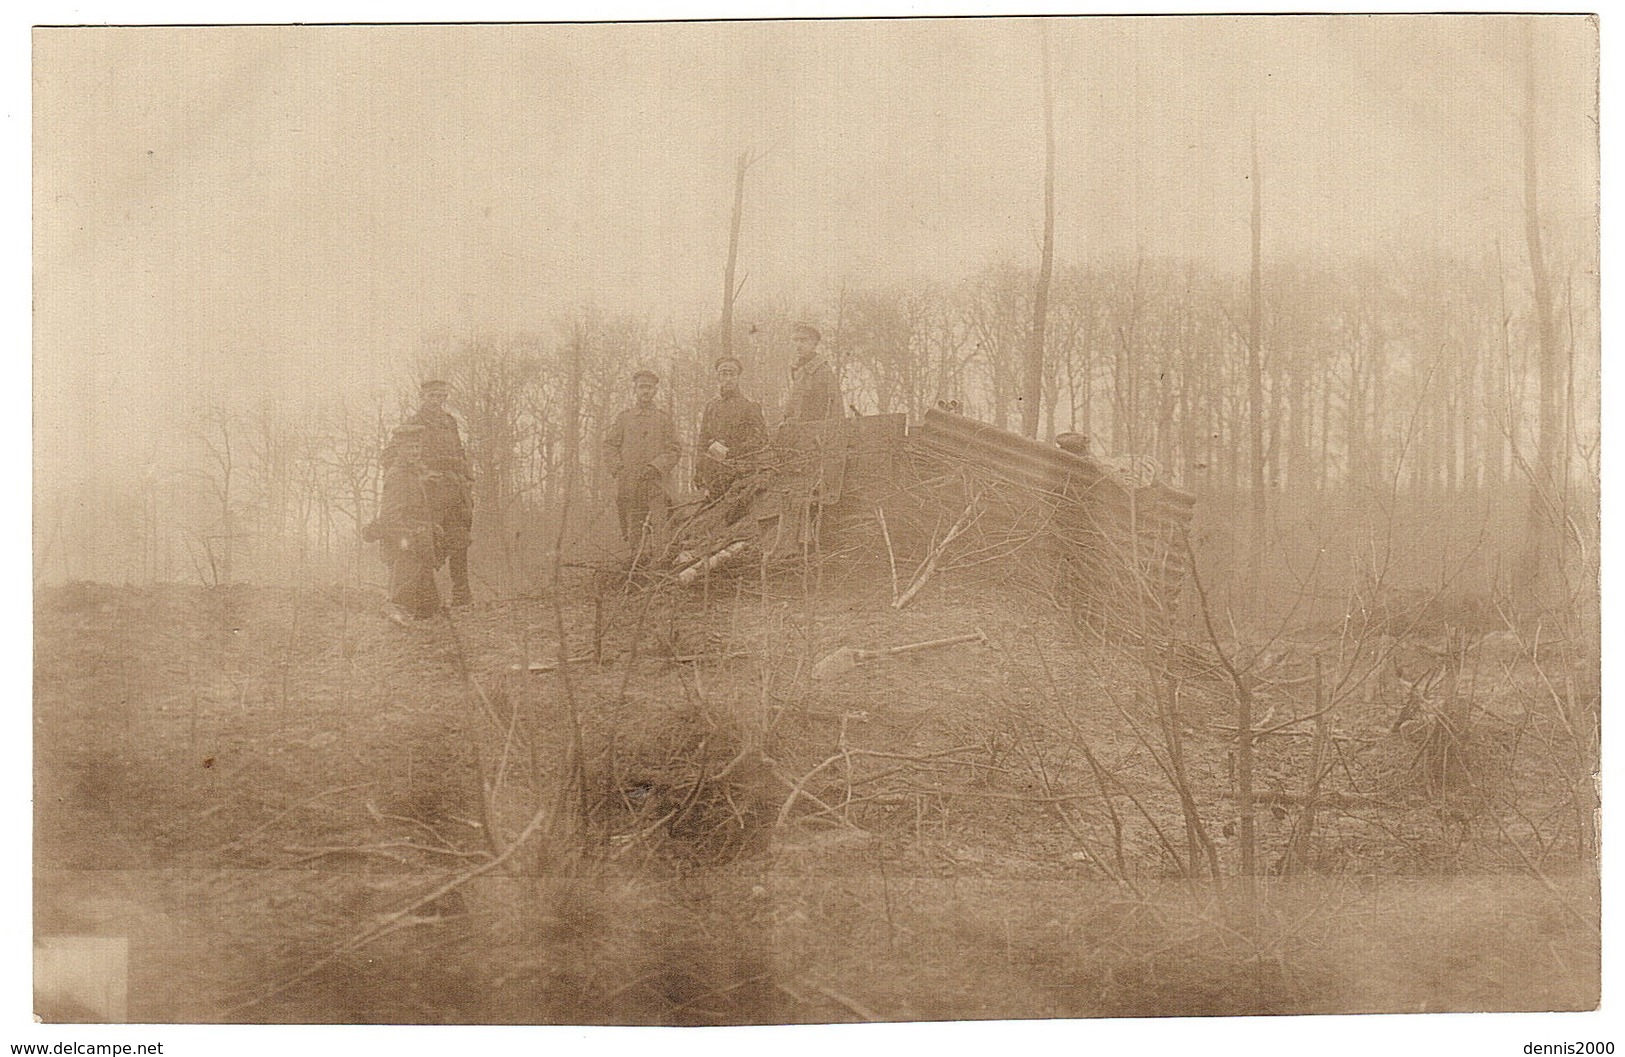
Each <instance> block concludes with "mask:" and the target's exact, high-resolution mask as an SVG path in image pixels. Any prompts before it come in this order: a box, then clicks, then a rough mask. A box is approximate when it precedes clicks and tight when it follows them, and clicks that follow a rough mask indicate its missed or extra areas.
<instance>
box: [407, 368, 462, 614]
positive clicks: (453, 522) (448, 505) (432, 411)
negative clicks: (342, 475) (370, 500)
mask: <svg viewBox="0 0 1625 1057" xmlns="http://www.w3.org/2000/svg"><path fill="white" fill-rule="evenodd" d="M418 392H419V394H420V396H421V398H422V406H421V407H419V408H418V411H417V413H416V414H414V415H413V416H412V417H410V418H408V419H407V420H406V421H407V423H408V424H410V425H415V426H422V427H423V428H424V434H423V461H424V464H425V465H426V466H427V467H428V471H429V478H428V491H429V505H430V507H431V508H432V509H433V510H434V522H435V524H436V525H437V526H438V527H439V528H440V531H441V534H442V536H443V537H444V541H445V553H446V558H447V560H448V562H449V564H450V566H451V604H452V605H454V606H466V605H468V604H469V603H470V602H472V601H473V600H474V596H473V593H472V592H471V591H470V590H469V587H468V545H469V541H470V538H471V535H472V533H473V529H474V493H473V474H472V473H471V472H470V468H469V465H468V454H467V452H465V451H464V450H463V437H462V433H461V431H460V430H459V429H458V427H457V420H456V419H455V418H453V417H452V416H451V414H450V413H448V412H447V411H446V397H447V396H449V395H450V394H451V386H449V385H447V384H446V383H445V382H442V381H439V380H438V379H431V380H430V381H427V382H424V383H423V384H422V385H421V386H419V387H418Z"/></svg>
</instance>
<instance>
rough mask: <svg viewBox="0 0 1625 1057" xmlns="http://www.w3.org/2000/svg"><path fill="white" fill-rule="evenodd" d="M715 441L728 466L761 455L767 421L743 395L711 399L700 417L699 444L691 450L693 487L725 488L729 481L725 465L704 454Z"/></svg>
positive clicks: (753, 403) (759, 406)
mask: <svg viewBox="0 0 1625 1057" xmlns="http://www.w3.org/2000/svg"><path fill="white" fill-rule="evenodd" d="M715 441H721V442H722V443H723V444H724V445H726V446H727V448H728V456H727V458H728V463H735V460H737V459H738V458H739V457H740V456H742V455H749V454H750V453H751V452H754V451H760V450H761V449H762V447H763V446H765V445H766V444H767V419H766V418H764V417H763V416H762V405H761V404H758V403H757V402H756V401H754V400H750V399H747V398H746V397H745V396H744V395H743V394H742V393H738V392H735V393H732V394H730V395H728V396H717V397H714V398H713V399H712V400H711V402H710V403H708V404H706V405H705V411H704V413H702V414H701V415H700V440H699V444H698V445H697V446H696V447H695V450H694V484H695V486H696V487H698V488H705V489H709V488H710V487H711V486H712V485H716V486H718V487H722V486H725V485H726V484H727V482H728V480H730V479H731V477H732V471H731V470H730V468H729V465H728V463H724V462H722V461H721V460H718V459H715V458H712V457H711V455H709V454H708V453H707V450H706V449H708V448H710V447H711V445H712V443H713V442H715Z"/></svg>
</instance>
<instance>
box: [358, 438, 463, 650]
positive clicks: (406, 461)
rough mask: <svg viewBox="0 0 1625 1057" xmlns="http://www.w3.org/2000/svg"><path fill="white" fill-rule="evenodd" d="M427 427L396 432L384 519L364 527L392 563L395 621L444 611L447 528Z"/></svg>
mask: <svg viewBox="0 0 1625 1057" xmlns="http://www.w3.org/2000/svg"><path fill="white" fill-rule="evenodd" d="M427 432H428V431H427V430H425V429H424V428H423V427H422V426H419V425H415V424H412V423H403V424H402V425H399V426H396V427H395V430H394V432H393V433H391V434H390V441H389V444H388V446H386V447H385V448H384V452H383V458H382V461H383V466H384V486H383V497H382V500H381V501H380V503H379V509H378V517H377V518H376V519H375V520H373V521H372V522H371V523H370V524H368V525H367V526H366V527H365V528H363V529H362V530H361V538H362V539H363V540H366V541H367V542H368V543H371V542H373V541H380V542H382V543H383V559H384V561H385V562H387V563H388V565H389V602H390V604H389V607H388V609H387V612H388V615H389V619H390V620H392V621H394V622H395V623H397V624H402V625H404V624H405V623H406V618H407V617H408V616H411V617H416V618H418V619H419V620H423V619H427V618H429V617H432V616H434V615H435V614H436V613H438V612H440V589H439V588H438V587H437V586H436V585H435V582H434V572H435V570H436V569H438V568H439V567H440V562H441V561H442V560H443V558H444V550H443V548H442V546H441V532H440V529H439V527H438V526H437V525H436V524H435V521H434V512H433V509H432V507H431V506H430V502H429V492H428V477H429V471H428V468H427V467H426V466H425V465H424V462H423V438H424V436H425V434H426V433H427Z"/></svg>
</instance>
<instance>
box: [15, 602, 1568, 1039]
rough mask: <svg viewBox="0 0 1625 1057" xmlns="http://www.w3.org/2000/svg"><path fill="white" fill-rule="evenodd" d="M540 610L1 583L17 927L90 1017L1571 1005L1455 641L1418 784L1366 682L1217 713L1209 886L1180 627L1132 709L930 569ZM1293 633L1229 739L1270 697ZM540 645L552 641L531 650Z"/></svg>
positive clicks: (1192, 687) (1540, 890)
mask: <svg viewBox="0 0 1625 1057" xmlns="http://www.w3.org/2000/svg"><path fill="white" fill-rule="evenodd" d="M810 587H812V588H817V589H816V590H813V589H809V588H810ZM571 598H572V599H573V600H572V601H571V602H569V603H568V604H564V605H561V606H558V607H555V606H554V605H553V604H552V603H550V602H549V601H548V600H545V599H539V600H525V601H511V602H503V603H489V604H483V605H479V606H476V607H474V608H472V609H470V610H462V611H457V612H456V614H455V615H454V616H453V617H452V618H451V619H442V620H437V621H434V622H430V623H425V624H423V625H420V626H415V627H411V628H400V627H396V626H394V625H392V624H390V623H388V622H387V621H385V620H383V619H382V618H381V616H380V615H379V602H380V599H379V598H377V597H375V596H374V595H373V594H372V593H370V592H369V591H366V590H361V589H347V588H338V587H335V588H333V589H331V590H308V591H293V590H280V589H271V588H259V587H232V588H220V589H213V590H208V589H202V588H187V587H147V588H118V587H107V586H91V585H69V586H66V587H62V588H56V589H46V590H43V591H41V592H40V594H39V595H38V597H37V602H36V616H35V619H36V670H35V682H36V701H35V804H36V813H35V848H34V864H35V932H36V935H37V936H38V937H49V936H56V935H98V936H120V937H127V938H128V940H129V949H130V969H129V972H130V986H129V1010H128V1015H129V1019H131V1020H132V1021H145V1022H157V1023H170V1022H274V1023H287V1022H313V1023H342V1022H349V1023H381V1022H396V1023H442V1022H444V1023H535V1024H545V1023H603V1024H718V1023H761V1022H787V1023H796V1022H827V1021H859V1020H937V1019H975V1018H1027V1017H1055V1016H1062V1017H1093V1016H1158V1015H1200V1014H1235V1013H1331V1012H1345V1013H1346V1012H1366V1011H1393V1012H1403V1011H1424V1010H1425V1011H1440V1010H1474V1011H1484V1010H1560V1009H1586V1008H1591V1007H1593V1006H1595V1004H1596V1002H1597V996H1598V986H1599V984H1598V981H1599V964H1598V963H1599V955H1598V925H1597V915H1598V905H1599V896H1598V892H1597V887H1596V881H1595V875H1594V872H1593V871H1592V870H1591V869H1590V867H1589V865H1588V864H1589V861H1590V858H1591V856H1592V852H1591V851H1590V850H1589V849H1590V846H1589V844H1588V843H1587V842H1588V840H1590V839H1591V838H1590V837H1589V836H1588V831H1587V829H1586V826H1585V824H1584V820H1583V819H1581V818H1580V815H1579V813H1580V812H1581V811H1582V810H1583V805H1582V804H1581V803H1580V802H1578V801H1577V800H1576V799H1575V796H1576V794H1575V793H1574V786H1573V779H1572V775H1573V773H1574V767H1573V766H1571V761H1569V760H1567V759H1566V757H1565V756H1564V755H1563V753H1562V751H1561V749H1562V746H1563V744H1564V743H1563V741H1562V738H1561V736H1560V735H1561V729H1560V728H1561V726H1562V720H1563V717H1562V716H1560V715H1556V714H1552V713H1549V712H1547V711H1545V710H1543V709H1542V708H1541V707H1540V706H1539V702H1540V701H1541V697H1540V696H1539V695H1538V694H1536V693H1531V692H1528V691H1529V688H1530V687H1531V686H1534V685H1535V684H1537V683H1539V682H1540V680H1541V678H1542V676H1543V672H1542V671H1539V670H1536V669H1534V668H1530V667H1528V666H1526V665H1525V664H1524V663H1523V662H1522V661H1520V660H1519V658H1518V657H1517V656H1515V655H1513V654H1511V653H1508V652H1505V651H1503V652H1501V653H1496V647H1495V645H1494V642H1493V641H1492V640H1486V641H1485V642H1484V643H1483V644H1482V645H1477V646H1475V647H1474V654H1473V658H1472V667H1471V668H1469V667H1467V666H1465V665H1464V666H1463V668H1462V672H1463V675H1462V678H1463V679H1464V680H1465V679H1466V678H1467V673H1469V672H1471V673H1473V674H1472V679H1474V680H1476V681H1475V682H1472V683H1471V687H1472V690H1471V693H1470V695H1468V696H1470V700H1471V701H1472V702H1473V705H1472V708H1473V711H1472V716H1471V718H1472V727H1471V729H1472V732H1473V736H1472V739H1471V740H1470V741H1469V742H1467V743H1466V744H1465V745H1464V746H1463V747H1462V751H1461V753H1460V755H1459V756H1458V758H1457V759H1456V762H1454V763H1450V762H1448V761H1447V762H1446V763H1445V764H1444V765H1443V768H1444V769H1443V770H1442V771H1440V772H1439V774H1441V775H1442V776H1443V777H1444V778H1445V779H1448V780H1449V781H1450V788H1448V789H1446V788H1443V787H1435V786H1430V784H1429V782H1428V781H1427V780H1426V777H1427V774H1428V773H1429V770H1428V768H1429V761H1430V760H1431V758H1432V757H1431V756H1430V753H1432V752H1433V749H1432V748H1430V745H1431V743H1430V742H1429V741H1428V734H1427V729H1426V728H1425V726H1424V727H1420V728H1419V727H1418V726H1417V723H1416V721H1415V720H1414V718H1412V719H1411V720H1407V719H1406V717H1404V716H1402V715H1401V714H1400V713H1401V712H1402V706H1403V704H1404V702H1403V701H1401V700H1397V699H1395V698H1394V697H1393V696H1392V693H1391V688H1389V687H1387V686H1385V685H1383V684H1382V683H1381V681H1380V680H1374V681H1373V684H1372V685H1371V686H1370V687H1369V688H1362V689H1360V690H1358V691H1357V692H1352V693H1350V694H1348V695H1347V696H1346V700H1344V701H1342V703H1340V704H1339V705H1338V707H1337V708H1336V709H1335V710H1333V711H1332V712H1330V713H1328V715H1327V717H1326V722H1327V726H1326V728H1325V730H1324V732H1323V734H1322V736H1321V737H1320V738H1318V739H1317V738H1316V737H1314V736H1313V729H1314V726H1313V724H1298V725H1296V726H1292V727H1290V728H1286V729H1283V730H1281V731H1279V732H1276V733H1272V734H1271V735H1270V736H1267V737H1261V738H1260V739H1259V745H1258V751H1257V758H1256V760H1255V761H1254V764H1253V768H1254V777H1253V785H1254V789H1255V801H1256V811H1255V817H1256V819H1257V834H1256V850H1257V862H1258V873H1259V874H1260V875H1261V877H1260V879H1259V881H1258V883H1257V886H1256V894H1255V895H1253V896H1252V897H1250V898H1249V897H1248V896H1247V894H1246V893H1247V891H1248V889H1247V888H1246V887H1245V886H1242V885H1240V883H1239V881H1238V879H1237V876H1236V875H1237V873H1238V867H1239V861H1238V856H1239V855H1240V851H1241V849H1240V837H1241V834H1240V833H1239V832H1238V828H1237V811H1236V805H1235V801H1234V790H1235V779H1234V745H1235V740H1234V718H1233V716H1232V715H1231V711H1230V710H1231V707H1232V704H1231V698H1230V696H1229V694H1228V691H1227V689H1226V686H1225V684H1224V682H1223V680H1222V679H1219V678H1217V677H1216V676H1215V675H1214V673H1213V672H1212V671H1211V670H1209V669H1204V668H1203V667H1202V664H1201V662H1200V657H1201V654H1200V651H1195V652H1193V653H1192V654H1191V656H1190V660H1189V662H1188V663H1187V664H1186V666H1185V667H1184V668H1183V669H1181V670H1180V672H1179V673H1178V676H1177V678H1175V679H1173V681H1172V682H1168V681H1166V679H1165V681H1164V683H1163V684H1162V685H1163V686H1164V687H1165V688H1166V687H1167V686H1171V685H1175V684H1177V688H1176V689H1175V690H1174V691H1172V692H1171V693H1168V694H1159V692H1158V690H1157V686H1158V683H1157V681H1156V680H1155V679H1154V678H1151V677H1149V676H1148V668H1147V667H1146V663H1145V659H1144V657H1142V656H1140V655H1137V654H1135V653H1134V652H1133V651H1125V650H1123V649H1122V648H1120V647H1117V646H1112V645H1108V644H1103V643H1099V642H1090V641H1088V640H1086V639H1085V640H1080V639H1079V637H1078V636H1077V635H1075V634H1074V633H1072V632H1071V631H1069V630H1068V629H1067V628H1066V627H1065V625H1064V623H1063V622H1062V621H1061V620H1060V619H1059V617H1058V615H1057V614H1056V613H1054V612H1052V611H1049V610H1047V609H1045V608H1044V607H1043V606H1042V605H1040V604H1038V603H1036V602H1034V601H1033V600H1023V599H1015V598H1001V597H998V596H997V595H996V594H994V595H990V594H989V593H987V592H985V591H977V592H971V591H968V590H966V591H963V592H956V590H955V588H954V586H953V585H952V584H944V585H941V586H940V587H933V588H932V590H930V591H927V592H925V593H924V594H922V595H921V597H920V599H919V600H918V601H917V602H916V603H915V604H914V605H913V606H911V607H909V608H908V609H906V610H904V611H902V612H898V611H895V610H893V609H891V608H890V607H889V606H888V605H887V602H889V601H890V598H891V589H890V585H889V584H885V583H881V582H874V583H856V584H846V585H833V584H811V585H810V584H809V583H808V582H806V581H801V580H798V579H797V578H795V577H790V578H782V577H781V578H778V579H774V580H770V581H769V580H761V581H759V580H758V579H756V578H755V577H751V576H747V577H745V578H744V579H741V580H732V579H722V578H719V580H718V581H716V582H714V583H712V584H709V585H705V586H703V587H696V588H693V589H690V590H686V591H683V592H680V593H672V592H649V591H642V592H640V591H635V590H634V591H630V592H627V591H621V590H619V589H617V588H616V585H610V586H608V587H606V585H603V584H598V585H596V589H594V588H593V586H592V585H588V584H583V585H581V587H580V589H579V590H572V593H571ZM561 623H562V624H563V625H564V627H565V636H564V638H565V648H563V649H562V650H561V648H560V645H559V635H558V630H559V626H560V624H561ZM595 629H596V633H595ZM978 629H979V630H981V631H983V632H985V633H986V636H987V641H986V642H985V643H983V644H971V645H961V646H954V647H948V648H944V649H941V650H934V651H929V652H925V653H919V654H914V655H910V656H907V657H895V658H881V659H876V660H873V661H870V662H868V663H865V664H861V665H859V666H858V667H857V668H855V669H854V670H853V671H851V672H848V673H846V674H844V675H840V676H837V677H835V678H832V679H825V680H818V681H815V680H813V679H812V678H811V672H812V668H813V666H814V665H815V663H816V662H817V661H818V660H820V659H821V658H823V657H825V656H827V655H828V654H829V652H830V651H832V650H834V649H835V648H837V647H840V646H870V647H873V646H889V645H896V644H900V643H905V642H911V641H917V640H922V639H930V638H936V637H941V636H945V635H951V634H957V633H960V632H970V631H975V630H978ZM1319 648H1320V647H1318V646H1317V647H1313V648H1311V646H1310V645H1307V644H1302V645H1300V646H1294V647H1293V648H1292V649H1290V650H1288V651H1287V653H1288V656H1287V657H1286V659H1285V660H1283V661H1282V662H1281V664H1280V665H1277V667H1278V668H1280V670H1281V671H1282V672H1284V673H1285V674H1283V675H1282V676H1281V678H1280V680H1279V681H1278V682H1279V685H1281V686H1286V687H1289V688H1291V689H1290V690H1282V691H1281V692H1280V693H1277V694H1275V695H1274V696H1271V693H1270V692H1268V690H1267V689H1266V690H1261V692H1260V697H1259V700H1258V702H1257V710H1256V711H1257V714H1256V715H1255V719H1254V725H1255V726H1257V727H1270V726H1272V725H1273V724H1275V723H1276V722H1277V721H1280V720H1285V719H1290V718H1292V717H1294V716H1297V715H1301V714H1304V713H1306V712H1308V711H1310V709H1309V708H1308V707H1305V706H1306V704H1307V703H1308V701H1309V700H1310V699H1309V696H1308V695H1309V690H1308V689H1306V688H1305V687H1306V685H1307V684H1305V683H1304V682H1302V681H1301V678H1302V675H1303V673H1304V672H1306V671H1310V670H1312V669H1310V668H1309V667H1307V666H1306V664H1307V662H1305V661H1304V658H1306V657H1309V656H1310V655H1311V654H1312V653H1313V652H1314V650H1316V649H1319ZM674 655H675V656H679V657H683V656H697V657H699V658H700V659H697V660H692V661H673V660H671V658H672V657H673V656H674ZM1394 655H1395V656H1396V657H1397V656H1399V655H1400V654H1399V651H1394ZM560 657H566V658H572V657H581V658H585V659H583V660H581V661H579V662H577V663H570V664H566V665H564V666H562V667H559V668H554V669H553V670H550V671H534V672H533V671H531V670H530V668H531V666H532V665H546V664H550V663H552V662H556V661H557V660H558V659H559V658H560ZM1331 670H1332V669H1331V668H1329V667H1328V668H1327V671H1328V672H1329V671H1331ZM1164 675H1165V676H1166V675H1167V672H1166V670H1165V671H1164ZM1294 680H1298V681H1294ZM1326 681H1327V682H1330V677H1329V676H1328V677H1326ZM1463 685H1464V686H1466V685H1468V684H1466V683H1464V684H1463ZM1463 693H1464V694H1468V691H1467V690H1463ZM1531 702H1534V704H1531ZM1553 707H1554V708H1555V707H1557V706H1553ZM1227 725H1228V727H1227ZM1317 746H1318V749H1317ZM1317 751H1319V752H1320V753H1321V754H1322V755H1321V757H1320V758H1321V759H1322V761H1323V763H1324V764H1325V766H1324V767H1322V768H1321V769H1320V771H1319V772H1318V773H1320V774H1321V775H1322V776H1323V777H1322V779H1321V780H1320V781H1319V782H1318V783H1315V784H1314V785H1313V788H1311V782H1310V776H1311V775H1312V774H1314V773H1317V771H1316V767H1315V766H1314V765H1313V763H1312V760H1313V759H1314V758H1315V753H1316V752H1317ZM1451 767H1455V768H1457V770H1456V771H1451V770H1450V768H1451ZM1170 769H1175V770H1177V771H1178V772H1179V773H1180V774H1182V775H1183V783H1184V786H1185V787H1186V788H1187V789H1188V791H1189V794H1190V796H1189V802H1188V803H1187V804H1182V802H1181V798H1180V796H1179V795H1178V794H1177V790H1178V788H1179V783H1178V782H1176V781H1175V776H1174V775H1173V774H1171V773H1170ZM1452 775H1454V776H1455V777H1453V778H1452V777H1451V776H1452ZM1306 804H1310V805H1312V809H1311V810H1306V809H1305V805H1306ZM1191 816H1194V817H1195V818H1196V819H1198V820H1200V825H1199V826H1195V827H1194V828H1193V826H1192V825H1189V824H1188V822H1187V819H1188V818H1190V817H1191ZM1311 819H1312V820H1313V821H1312V825H1311ZM1214 872H1217V874H1218V875H1219V876H1220V878H1221V880H1219V881H1215V880H1213V879H1212V874H1213V873H1214ZM46 1019H48V1020H51V1019H55V1020H66V1021H71V1020H75V1019H86V1017H85V1016H84V1015H79V1014H76V1013H75V1011H74V1010H72V1009H63V1010H58V1011H56V1013H55V1015H54V1016H53V1015H46Z"/></svg>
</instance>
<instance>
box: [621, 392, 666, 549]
mask: <svg viewBox="0 0 1625 1057" xmlns="http://www.w3.org/2000/svg"><path fill="white" fill-rule="evenodd" d="M659 386H660V376H659V375H658V374H655V373H654V372H653V371H648V370H643V371H638V372H637V373H636V374H634V375H632V392H633V394H634V396H635V397H636V402H635V403H634V404H633V405H632V406H631V407H629V408H627V409H626V410H625V411H622V412H621V413H620V414H619V415H617V416H616V418H615V422H614V423H613V424H612V425H611V426H610V427H609V432H608V433H607V434H605V436H604V457H605V461H607V462H608V464H609V472H610V475H611V476H613V477H614V478H615V509H616V512H617V513H618V514H619V515H620V519H621V538H622V539H624V540H626V541H627V542H628V543H630V544H632V545H633V547H634V548H635V549H637V550H642V549H643V533H644V531H645V528H646V527H647V528H650V529H653V530H658V529H659V528H660V527H661V526H662V525H663V524H664V523H665V520H666V514H667V511H668V508H669V507H670V504H671V483H670V480H669V478H670V475H671V471H672V469H673V468H674V467H675V466H676V465H677V459H678V457H679V456H680V455H681V454H682V447H681V445H679V444H678V442H677V427H676V426H674V425H673V424H672V420H671V416H670V415H668V414H666V413H665V412H664V411H662V410H660V409H659V408H658V407H656V406H655V390H656V389H657V388H659Z"/></svg>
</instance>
